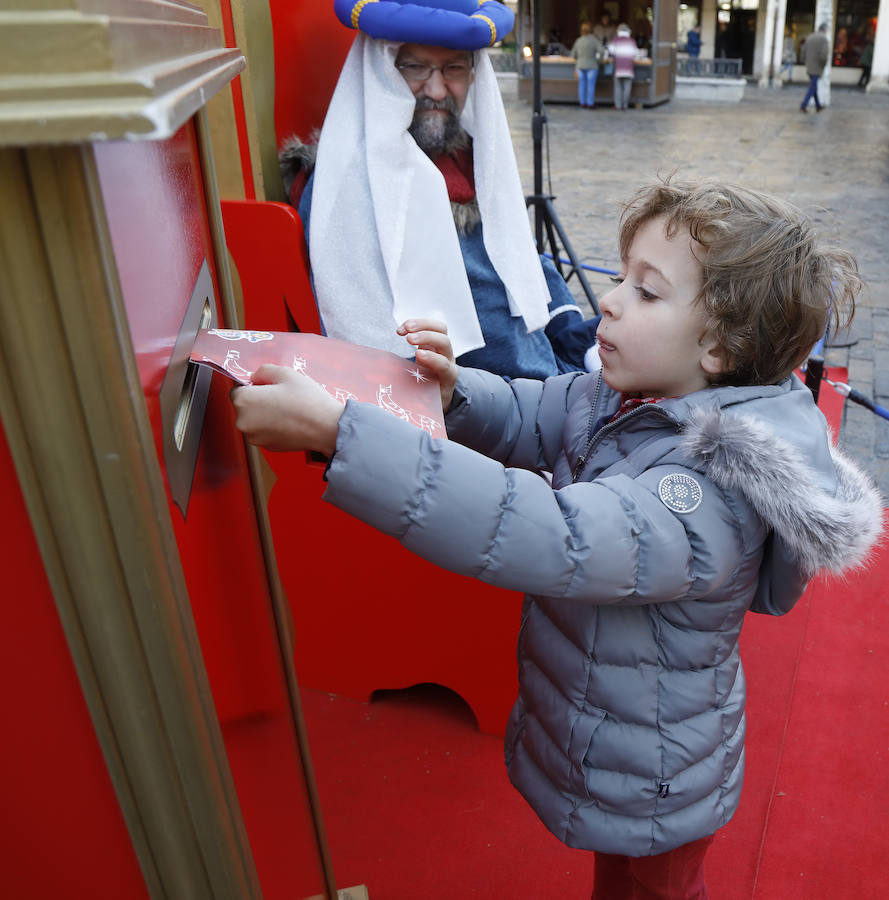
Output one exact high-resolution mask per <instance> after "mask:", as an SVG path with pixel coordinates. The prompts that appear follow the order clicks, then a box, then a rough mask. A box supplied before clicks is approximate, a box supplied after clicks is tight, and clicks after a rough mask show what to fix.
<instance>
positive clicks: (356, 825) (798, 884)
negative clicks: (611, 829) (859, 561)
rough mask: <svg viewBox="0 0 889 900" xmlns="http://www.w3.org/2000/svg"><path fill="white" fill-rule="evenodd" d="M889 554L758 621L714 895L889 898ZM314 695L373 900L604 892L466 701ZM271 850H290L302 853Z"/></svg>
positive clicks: (331, 790)
mask: <svg viewBox="0 0 889 900" xmlns="http://www.w3.org/2000/svg"><path fill="white" fill-rule="evenodd" d="M834 377H835V378H837V379H839V380H843V373H842V372H839V373H834ZM822 408H823V409H824V410H825V413H826V415H827V416H828V419H829V420H830V421H831V423H832V426H833V427H834V429H835V430H838V425H839V416H840V414H841V409H842V400H841V398H838V397H837V395H835V394H834V393H833V392H832V391H831V390H830V389H829V388H827V387H825V391H824V396H823V399H822ZM887 563H889V549H887V548H884V549H883V550H882V552H881V554H880V557H879V558H878V560H877V561H876V563H875V564H874V566H873V567H872V568H871V569H870V570H869V572H868V573H866V574H864V575H861V576H857V577H855V578H852V579H850V580H848V581H847V582H844V583H841V582H838V581H830V582H823V583H816V584H814V585H813V586H812V587H811V588H810V590H809V591H808V593H807V595H806V597H805V598H804V599H803V600H802V601H801V602H800V604H799V605H798V606H797V608H796V609H795V610H794V611H793V612H792V613H791V614H789V615H788V616H785V617H783V618H781V619H775V618H772V617H767V616H755V615H751V616H749V617H748V620H747V622H746V624H745V629H744V633H743V635H742V657H743V661H744V667H745V671H746V674H747V681H748V691H749V704H748V739H747V775H746V780H745V785H744V792H743V796H742V800H741V807H740V810H739V811H738V813H737V814H736V816H735V818H734V820H733V821H732V822H731V823H729V825H728V826H727V827H726V828H724V829H723V830H722V832H721V833H719V834H718V835H717V840H716V842H715V843H714V846H713V849H712V850H711V852H710V855H709V857H708V884H709V887H710V894H711V897H712V900H752V898H755V900H794V898H799V900H803V898H804V900H845V898H849V900H852V898H856V900H857V898H876V897H883V896H886V895H887V888H886V883H887V877H886V874H885V871H884V868H885V864H886V862H887V860H889V828H887V825H889V817H887V815H886V812H885V802H886V800H885V798H886V796H887V793H889V761H887V757H889V677H887V675H889V603H887V601H889V588H887V579H886V578H885V576H884V574H883V572H884V571H885V566H886V564H887ZM303 703H304V707H305V715H306V719H307V725H308V731H309V737H310V741H311V745H312V755H313V759H314V763H315V768H316V774H317V778H318V786H319V791H320V794H321V801H322V806H323V809H324V817H325V823H326V827H327V831H328V836H329V840H330V845H331V852H332V857H333V863H334V869H335V872H336V878H337V882H338V884H339V885H341V886H348V885H354V884H365V885H366V886H367V888H368V890H369V893H370V898H371V900H420V898H422V900H462V898H472V897H480V898H501V897H502V898H511V900H586V898H588V897H589V896H590V891H591V885H592V858H591V856H590V855H589V854H586V853H583V852H580V851H572V850H569V849H567V848H565V847H564V846H563V845H562V844H560V843H559V841H558V840H556V839H555V838H554V837H552V835H550V834H549V832H548V831H546V829H545V828H544V827H543V826H542V825H541V824H540V823H539V821H538V820H537V818H536V816H535V815H534V813H533V812H532V811H531V810H530V808H529V807H527V806H526V804H525V802H524V800H523V799H522V798H521V797H520V796H519V795H518V793H517V792H516V791H514V790H513V789H512V787H511V786H510V784H509V782H508V779H507V777H506V772H505V769H504V766H503V760H502V748H501V741H500V739H498V738H495V737H491V736H488V735H483V734H481V733H479V732H478V730H477V729H476V728H475V723H474V719H473V717H472V714H471V713H470V712H469V710H468V707H466V706H465V705H464V704H463V702H462V701H461V700H460V699H459V698H457V697H456V696H455V695H453V694H451V693H450V692H448V691H445V690H444V689H441V688H437V687H435V686H423V687H419V688H413V689H409V690H407V691H397V692H384V693H382V694H381V695H380V696H378V697H376V698H375V699H374V701H373V702H372V703H369V704H368V703H361V702H358V701H355V700H350V699H346V698H343V697H338V696H334V695H330V694H325V693H322V692H317V691H307V690H304V691H303ZM266 853H267V856H269V857H272V856H275V854H276V853H277V854H279V855H280V859H281V861H282V863H283V862H284V861H285V860H286V859H287V848H286V846H284V847H279V848H277V850H276V851H272V849H271V848H270V847H267V848H266ZM272 868H273V866H272ZM284 868H285V867H284V866H283V865H282V871H283V870H284ZM272 880H274V879H272ZM263 886H264V891H265V896H267V897H269V898H274V897H276V896H281V897H287V896H290V894H289V893H288V892H287V891H286V889H285V888H284V883H283V882H282V883H281V888H282V890H281V891H280V893H278V892H277V891H276V890H275V889H274V888H273V886H272V885H271V884H270V883H269V880H267V879H266V878H263Z"/></svg>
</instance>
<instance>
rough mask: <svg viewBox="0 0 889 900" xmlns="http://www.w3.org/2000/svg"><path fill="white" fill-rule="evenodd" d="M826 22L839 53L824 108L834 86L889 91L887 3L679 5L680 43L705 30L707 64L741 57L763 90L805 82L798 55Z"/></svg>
mask: <svg viewBox="0 0 889 900" xmlns="http://www.w3.org/2000/svg"><path fill="white" fill-rule="evenodd" d="M822 22H826V23H827V25H828V36H829V37H830V39H831V45H832V48H833V56H832V60H831V65H830V66H829V67H828V69H827V70H826V71H825V73H824V76H823V78H822V81H821V86H820V88H821V90H820V94H821V99H822V102H823V103H829V102H830V85H831V83H833V84H843V85H859V84H860V85H861V86H862V87H863V88H864V89H865V90H867V91H876V92H889V0H693V2H688V3H681V4H680V11H679V40H680V43H681V42H682V41H683V40H684V38H685V34H686V32H687V30H688V29H689V28H691V27H693V26H694V25H695V24H700V26H701V42H702V49H701V56H702V57H705V58H706V57H718V56H727V57H729V58H739V59H741V60H742V70H743V72H744V74H745V75H748V76H751V77H753V78H755V79H757V80H758V82H759V84H760V85H761V86H764V87H765V86H769V85H780V84H781V83H782V82H784V81H788V80H791V79H792V80H795V81H804V80H805V79H806V75H805V69H804V68H803V67H802V65H801V56H800V49H801V47H802V43H803V41H804V40H805V39H806V37H807V36H808V35H809V34H811V33H812V32H813V31H814V30H815V29H817V28H818V26H819V25H820V24H821V23H822ZM785 62H789V63H790V66H785V65H783V64H784V63H785Z"/></svg>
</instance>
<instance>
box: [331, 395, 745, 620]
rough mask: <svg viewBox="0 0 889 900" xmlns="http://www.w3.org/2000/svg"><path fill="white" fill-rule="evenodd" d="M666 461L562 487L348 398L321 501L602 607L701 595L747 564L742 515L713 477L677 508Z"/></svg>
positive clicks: (440, 556) (496, 576)
mask: <svg viewBox="0 0 889 900" xmlns="http://www.w3.org/2000/svg"><path fill="white" fill-rule="evenodd" d="M551 381H552V379H551ZM489 440H490V439H489ZM662 468H663V470H664V471H659V470H658V469H652V470H647V471H646V472H643V473H642V475H641V476H640V477H638V478H630V477H628V476H625V475H621V476H615V477H613V478H608V479H605V480H602V481H593V482H588V483H578V484H572V485H569V486H567V487H565V488H563V489H561V490H557V491H554V490H553V489H552V488H551V486H550V485H549V483H548V482H547V481H546V480H545V479H544V478H542V477H541V476H539V475H538V474H535V473H534V472H529V471H525V470H521V469H514V468H506V467H504V466H503V465H501V464H500V463H499V462H497V461H495V460H493V459H489V458H486V457H484V456H482V455H481V454H479V453H474V452H473V451H472V450H470V449H468V448H467V447H464V446H461V445H459V444H457V443H455V442H453V441H445V440H436V439H432V438H430V437H429V436H428V435H427V434H426V433H425V432H422V431H420V430H419V429H416V428H413V427H412V426H410V425H408V424H406V423H403V422H400V421H399V420H397V419H395V418H394V417H393V416H391V415H390V414H389V413H387V412H386V411H384V410H380V409H377V408H375V407H372V406H370V405H367V404H359V403H354V402H352V401H350V402H349V403H348V404H347V406H346V410H345V412H344V413H343V416H342V418H341V420H340V429H339V436H338V440H337V450H336V454H335V456H334V458H333V461H332V462H331V465H330V468H329V470H328V474H327V478H328V487H327V491H326V493H325V495H324V499H325V500H327V501H329V502H331V503H333V504H334V505H336V506H338V507H340V508H341V509H343V510H344V511H346V512H348V513H350V514H352V515H354V516H357V517H358V518H359V519H362V520H364V521H365V522H368V523H369V524H370V525H372V526H373V527H374V528H377V529H379V530H380V531H382V532H384V533H386V534H388V535H391V536H392V537H395V538H397V539H398V540H399V541H400V542H401V543H402V544H403V545H404V546H405V547H407V548H408V549H409V550H411V551H413V552H415V553H417V554H418V555H419V556H422V557H424V558H426V559H428V560H429V561H431V562H433V563H435V564H436V565H439V566H442V567H443V568H446V569H449V570H451V571H453V572H457V573H460V574H463V575H469V576H473V577H476V578H479V579H480V580H482V581H485V582H488V583H490V584H494V585H497V586H500V587H504V588H507V589H510V590H519V591H524V592H526V593H532V594H537V595H542V596H551V597H564V598H573V599H576V600H579V601H583V602H590V603H603V604H604V603H632V604H642V603H658V602H665V601H669V600H671V599H675V598H678V597H683V598H685V597H689V596H699V597H703V596H706V594H707V593H708V592H709V591H711V590H713V589H714V588H715V587H717V586H718V585H721V584H723V583H724V582H725V581H726V580H727V579H728V578H730V577H731V576H732V574H733V573H734V572H735V571H736V569H737V568H738V565H739V556H740V547H741V545H742V543H743V541H742V539H741V536H740V534H739V529H738V526H737V522H736V517H735V515H734V514H733V511H732V509H731V508H730V507H729V506H727V505H726V504H725V503H724V502H723V501H722V498H721V496H720V494H719V492H718V491H717V490H716V489H715V488H713V487H712V486H709V485H708V486H707V487H706V489H705V491H704V494H705V499H706V500H707V503H706V504H703V503H702V504H701V506H702V509H700V510H698V511H696V512H695V513H693V514H691V515H687V516H679V515H677V514H676V513H674V512H672V511H671V510H670V509H668V508H667V506H665V505H664V503H663V502H661V500H660V499H659V498H658V495H657V483H658V479H659V478H662V477H663V476H664V475H665V474H669V473H670V472H675V471H680V470H679V468H678V467H676V466H669V467H662ZM698 477H699V478H700V477H701V476H698ZM714 548H718V551H719V552H718V555H714ZM757 565H758V563H757Z"/></svg>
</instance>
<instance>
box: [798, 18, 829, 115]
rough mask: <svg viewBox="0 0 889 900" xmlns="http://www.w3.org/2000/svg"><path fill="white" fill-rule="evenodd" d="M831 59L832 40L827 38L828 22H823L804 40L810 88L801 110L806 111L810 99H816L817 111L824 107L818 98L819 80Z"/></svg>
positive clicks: (804, 59) (805, 61)
mask: <svg viewBox="0 0 889 900" xmlns="http://www.w3.org/2000/svg"><path fill="white" fill-rule="evenodd" d="M829 59H830V42H829V41H828V40H827V22H822V23H821V24H820V25H819V26H818V30H817V31H813V32H812V33H811V34H810V35H809V36H808V37H807V38H806V39H805V41H804V42H803V64H804V65H805V67H806V74H807V75H808V76H809V88H808V90H807V91H806V96H805V97H803V102H802V106H800V110H802V112H805V111H806V108H807V107H808V105H809V101H810V100H814V101H815V111H816V112H821V110H822V109H823V108H824V107H823V106H822V105H821V101H820V100H819V99H818V80H819V79H820V78H821V76H822V75H823V74H824V70H825V69H826V68H827V63H828V60H829Z"/></svg>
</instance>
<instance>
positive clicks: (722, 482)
mask: <svg viewBox="0 0 889 900" xmlns="http://www.w3.org/2000/svg"><path fill="white" fill-rule="evenodd" d="M683 449H684V450H685V452H687V453H688V454H689V456H691V457H692V458H694V459H697V460H700V461H701V465H700V470H701V472H702V473H703V474H705V475H706V476H707V477H708V478H709V479H710V480H711V481H713V482H714V483H715V484H717V485H719V487H721V488H723V489H724V490H727V491H732V492H738V493H740V494H742V495H743V496H744V497H746V499H747V500H748V501H749V503H750V504H751V505H752V506H753V508H754V509H755V510H756V512H757V514H758V515H759V517H760V518H761V519H762V520H763V521H764V522H765V523H766V524H767V525H768V526H769V527H770V528H772V529H773V530H774V531H775V532H776V533H778V534H779V535H781V540H782V542H783V543H784V544H785V545H786V548H787V551H788V554H789V556H790V558H791V559H792V560H794V561H795V562H796V563H797V564H798V565H799V567H800V569H801V571H802V573H803V575H804V576H805V577H806V578H812V577H813V576H814V575H816V574H817V573H818V572H820V571H822V570H827V571H829V572H831V573H832V574H838V575H841V574H845V573H848V572H850V571H852V570H854V569H856V568H860V567H861V566H863V565H864V564H865V563H866V562H867V560H868V558H869V556H870V554H871V552H872V550H873V548H874V545H875V543H876V542H877V539H878V538H879V536H880V532H881V530H882V520H883V501H882V498H881V497H880V494H879V492H878V491H877V489H876V488H875V487H874V486H873V485H872V484H871V481H870V479H869V478H868V477H867V475H865V474H864V473H863V472H862V470H861V469H859V468H858V466H857V465H856V464H855V463H853V462H852V461H851V460H850V459H849V458H848V457H846V456H845V455H844V454H843V453H842V452H841V451H840V450H838V449H837V448H836V447H834V446H829V448H828V449H829V454H830V461H831V463H832V469H833V472H832V474H833V481H834V483H835V491H834V492H833V493H831V492H830V491H829V490H828V489H826V487H825V478H824V477H823V476H822V477H819V476H818V473H817V471H816V470H815V469H814V468H813V465H812V461H811V460H807V459H806V458H805V457H804V456H803V454H802V452H801V451H800V449H799V448H798V447H797V446H795V445H794V444H793V443H792V442H791V441H790V440H787V439H785V438H783V437H781V436H780V435H778V434H776V433H775V431H774V430H772V429H771V428H769V427H768V425H766V424H764V423H763V422H762V420H760V419H758V418H754V417H752V416H749V415H744V414H740V415H731V414H726V413H725V412H724V411H723V410H720V409H719V408H715V407H710V408H702V409H698V410H696V411H695V412H694V413H693V414H692V416H691V418H690V419H689V422H688V424H687V425H686V427H685V429H684V437H683ZM826 480H828V481H829V480H830V478H828V479H826Z"/></svg>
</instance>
